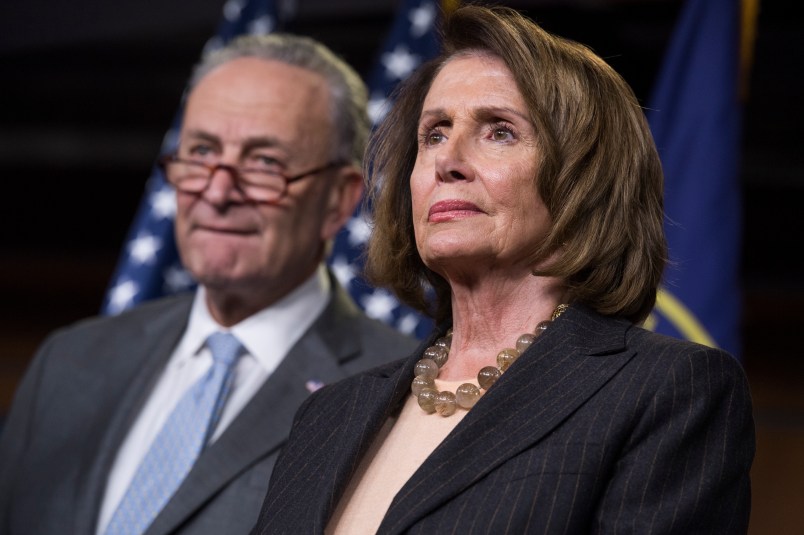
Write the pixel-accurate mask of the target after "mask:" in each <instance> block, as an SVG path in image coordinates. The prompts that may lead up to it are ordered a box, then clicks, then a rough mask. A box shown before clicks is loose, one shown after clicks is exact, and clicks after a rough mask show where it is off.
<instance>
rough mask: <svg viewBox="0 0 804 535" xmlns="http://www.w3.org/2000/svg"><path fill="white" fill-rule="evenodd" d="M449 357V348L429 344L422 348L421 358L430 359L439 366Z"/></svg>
mask: <svg viewBox="0 0 804 535" xmlns="http://www.w3.org/2000/svg"><path fill="white" fill-rule="evenodd" d="M448 357H449V348H446V347H443V346H430V347H428V348H427V349H425V350H424V355H423V356H422V358H423V359H430V360H432V361H433V362H435V363H436V365H437V366H438V367H439V368H441V367H442V366H443V365H444V363H445V362H447V358H448Z"/></svg>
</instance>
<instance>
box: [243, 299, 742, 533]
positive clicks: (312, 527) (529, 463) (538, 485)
mask: <svg viewBox="0 0 804 535" xmlns="http://www.w3.org/2000/svg"><path fill="white" fill-rule="evenodd" d="M435 336H437V335H434V336H433V338H431V340H430V341H428V342H426V343H424V344H422V346H420V348H419V350H417V353H416V354H414V355H413V356H412V357H411V358H408V359H406V360H403V361H399V362H395V363H392V364H389V365H386V366H383V367H381V368H378V369H375V370H371V371H369V372H366V373H363V374H361V375H359V376H357V377H354V378H351V379H348V380H346V381H343V382H340V383H338V384H337V385H333V386H331V387H327V388H325V389H323V390H321V391H319V392H318V393H316V394H315V395H314V396H312V397H311V398H310V399H308V401H307V402H305V404H304V405H303V406H302V408H301V409H300V411H299V413H298V414H297V417H296V421H295V423H294V428H293V430H292V432H291V437H290V440H289V443H288V446H287V448H286V449H285V450H284V451H283V453H282V455H281V456H280V458H279V461H278V464H277V466H276V469H275V471H274V473H273V476H272V480H271V485H270V487H269V491H268V495H267V496H266V500H265V503H264V504H263V509H262V511H261V513H260V520H259V522H258V525H257V527H256V529H255V531H254V533H255V534H278V533H294V534H298V533H304V534H307V533H322V532H323V530H324V528H325V526H326V524H327V522H328V520H329V518H330V516H331V514H332V512H333V510H334V508H335V506H336V505H337V503H338V500H339V499H340V497H341V495H342V494H343V492H344V489H345V488H346V486H347V484H348V482H349V479H350V477H351V475H352V474H353V472H354V470H355V469H356V467H357V465H358V463H359V462H360V459H361V456H362V455H363V453H364V452H365V451H366V449H367V448H368V447H369V446H370V444H371V443H372V441H373V439H374V437H375V436H376V434H377V432H378V431H379V429H380V428H381V426H382V425H383V423H384V422H385V420H386V419H387V418H388V416H389V415H390V414H391V413H392V412H393V411H394V410H396V409H397V408H398V407H399V406H400V403H401V402H402V401H403V400H404V398H405V396H408V395H411V394H410V392H409V385H410V382H411V380H412V377H413V366H414V364H415V362H416V360H417V359H418V358H419V354H420V352H421V351H422V350H423V349H424V347H425V346H426V345H427V344H428V343H430V342H431V341H432V340H433V339H434V338H435ZM422 418H440V416H438V415H425V414H424V413H422ZM411 447H415V444H411ZM753 456H754V428H753V419H752V408H751V399H750V395H749V391H748V386H747V382H746V378H745V375H744V373H743V371H742V368H741V367H740V365H739V363H738V362H737V361H735V359H734V358H732V357H731V356H729V355H728V354H726V353H724V352H722V351H720V350H716V349H711V348H707V347H704V346H701V345H697V344H693V343H690V342H686V341H682V340H677V339H672V338H669V337H666V336H662V335H658V334H655V333H651V332H648V331H646V330H643V329H641V328H638V327H634V326H632V325H631V324H630V323H628V322H626V321H623V320H617V319H611V318H606V317H603V316H600V315H597V314H595V313H593V312H592V311H590V310H588V309H584V308H582V307H577V306H574V307H572V308H570V309H569V310H568V311H567V312H565V313H564V314H563V315H562V316H561V317H560V318H559V319H558V320H557V321H556V322H555V323H554V324H553V325H552V326H551V327H550V329H549V330H548V331H547V332H546V333H545V334H544V335H543V336H542V337H540V338H539V339H538V340H537V341H536V343H535V344H533V345H532V347H531V348H530V349H529V350H528V351H526V352H525V353H524V354H523V355H522V356H521V357H520V358H519V359H518V360H517V361H516V362H515V363H514V364H513V365H512V366H511V367H510V368H509V369H508V371H506V372H505V374H503V376H502V378H501V379H500V380H499V381H498V382H497V383H496V384H495V385H494V386H493V387H492V388H491V389H490V390H489V391H488V392H487V393H486V394H485V395H484V396H483V397H482V398H481V399H480V401H479V402H478V403H477V404H476V405H475V406H474V408H472V409H471V410H470V411H469V413H468V414H467V415H466V417H465V418H464V419H463V420H462V421H461V422H460V423H459V424H458V425H457V426H456V427H455V429H454V430H453V431H452V432H451V433H450V434H449V435H448V436H447V438H446V439H445V440H444V441H443V442H442V443H441V444H440V445H439V446H438V447H437V448H436V450H435V451H433V453H432V454H431V455H430V456H429V457H428V458H427V460H426V461H425V462H424V463H423V464H422V466H421V467H420V468H419V469H418V471H416V472H415V473H414V475H413V476H412V477H411V478H410V480H409V481H408V482H407V483H406V484H405V485H404V486H403V488H402V489H401V490H400V491H399V493H398V494H397V495H396V497H395V498H394V500H393V502H392V503H391V506H390V508H389V509H388V511H387V513H386V515H385V518H384V520H383V522H382V524H381V526H380V528H379V531H378V533H382V534H398V533H461V534H466V533H489V534H495V535H496V534H502V533H511V534H522V533H540V534H541V533H550V534H553V533H555V534H559V533H560V534H576V533H577V534H580V533H583V534H586V533H635V534H640V535H643V534H653V533H657V534H658V533H679V534H680V533H683V534H690V533H713V534H714V533H717V534H724V533H726V534H728V533H745V531H746V529H747V524H748V515H749V508H750V484H749V468H750V466H751V462H752V459H753Z"/></svg>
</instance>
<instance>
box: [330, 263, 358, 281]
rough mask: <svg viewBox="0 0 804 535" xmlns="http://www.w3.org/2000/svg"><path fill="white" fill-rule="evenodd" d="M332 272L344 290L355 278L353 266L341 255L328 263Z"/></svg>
mask: <svg viewBox="0 0 804 535" xmlns="http://www.w3.org/2000/svg"><path fill="white" fill-rule="evenodd" d="M330 267H331V268H332V272H333V273H335V278H336V279H338V282H340V283H341V286H343V287H344V288H349V285H350V284H352V280H353V279H354V278H355V276H356V275H357V274H356V270H355V267H354V265H352V264H351V263H350V262H349V259H347V258H346V257H344V256H343V255H338V256H337V257H335V258H334V259H333V260H332V262H331V263H330Z"/></svg>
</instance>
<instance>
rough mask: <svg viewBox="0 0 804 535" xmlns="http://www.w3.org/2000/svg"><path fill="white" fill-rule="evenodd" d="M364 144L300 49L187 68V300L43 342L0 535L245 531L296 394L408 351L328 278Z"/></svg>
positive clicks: (353, 84)
mask: <svg viewBox="0 0 804 535" xmlns="http://www.w3.org/2000/svg"><path fill="white" fill-rule="evenodd" d="M368 124H369V123H368V118H367V114H366V90H365V87H364V86H363V84H362V82H361V81H360V79H359V77H358V76H357V75H356V74H355V73H354V71H353V70H352V69H351V68H349V67H348V66H346V65H345V64H344V63H343V62H342V61H340V60H339V59H337V58H336V57H335V56H334V55H333V54H332V53H331V52H330V51H328V50H327V49H326V48H324V47H323V46H322V45H320V44H318V43H316V42H314V41H312V40H310V39H307V38H301V37H294V36H288V35H271V36H267V37H262V38H256V37H249V38H241V39H238V40H236V41H235V42H233V43H232V44H231V45H230V46H229V47H227V48H225V49H223V50H221V51H219V52H217V53H215V54H213V55H212V56H211V57H209V58H207V59H205V60H204V61H203V62H202V63H201V64H200V65H199V66H198V67H197V68H196V71H195V73H194V75H193V78H192V80H191V83H190V92H189V94H188V99H187V102H186V109H185V116H184V122H183V125H182V130H181V134H180V142H179V148H178V151H177V154H175V155H171V156H170V157H168V158H165V159H164V160H163V165H164V167H165V172H166V176H167V177H168V180H169V181H170V182H171V183H172V184H173V185H174V186H175V188H176V191H177V214H176V237H177V243H178V247H179V251H180V254H181V256H182V260H183V262H184V265H185V266H186V267H187V268H188V270H189V271H190V272H191V273H192V274H193V276H194V277H195V279H196V280H197V281H198V282H199V288H198V290H197V292H196V293H195V295H194V296H180V297H172V298H166V299H162V300H159V301H156V302H153V303H150V304H145V305H142V306H141V307H139V308H137V309H135V310H133V311H130V312H127V313H124V314H122V315H120V316H118V317H114V318H101V319H91V320H88V321H85V322H82V323H79V324H78V325H75V326H72V327H69V328H67V329H64V330H61V331H60V332H58V333H56V334H54V335H52V336H51V337H49V339H48V340H46V341H45V343H44V344H43V346H42V347H41V348H40V350H39V352H38V354H37V355H36V357H35V359H34V361H33V363H32V365H31V367H30V369H29V370H28V372H27V374H26V377H25V378H24V380H23V381H22V384H21V385H20V387H19V389H18V392H17V394H16V398H15V401H14V404H13V407H12V410H11V414H10V415H9V418H8V421H7V424H6V427H5V429H4V434H3V437H2V441H0V508H1V509H0V533H3V534H6V533H8V534H14V535H16V534H25V535H36V534H55V533H65V534H66V533H69V534H73V533H75V534H98V535H107V534H108V535H115V534H118V533H147V534H148V535H157V534H179V533H181V534H190V533H192V534H216V535H219V534H222V533H225V534H227V535H233V534H234V535H236V534H238V533H248V532H249V531H250V529H251V528H252V526H253V525H254V523H255V520H256V517H257V513H258V512H259V509H260V506H261V504H262V499H263V497H264V496H265V493H266V489H267V486H268V480H269V477H270V474H271V470H272V468H273V464H274V462H275V459H276V457H277V455H278V452H279V448H280V447H281V446H282V444H283V442H284V441H285V440H286V438H287V435H288V433H289V429H290V426H291V422H292V417H293V415H294V413H295V411H296V409H297V408H298V406H299V405H300V404H301V402H302V401H303V400H304V399H305V398H306V396H307V394H309V393H310V392H311V391H312V390H315V389H316V388H318V387H319V386H320V385H321V384H322V383H331V382H334V381H336V380H338V379H340V378H343V377H346V376H347V375H350V374H353V373H355V372H357V371H360V370H363V369H365V368H368V367H372V366H375V365H378V364H380V363H382V362H385V361H387V360H389V359H391V358H397V357H401V356H404V355H406V354H407V353H409V352H410V351H411V350H412V349H413V348H414V346H415V345H416V344H415V341H413V340H412V339H410V338H408V337H405V336H402V335H401V334H399V333H397V332H395V331H393V330H391V329H390V328H388V327H386V326H384V325H382V324H380V323H379V322H376V321H374V320H370V319H369V318H367V317H366V316H364V315H363V314H362V313H360V312H359V311H358V310H357V308H356V307H355V305H354V304H353V303H352V302H351V301H350V300H349V298H348V296H347V295H346V293H345V291H344V290H343V288H341V287H340V286H339V285H338V283H337V282H336V281H335V279H334V278H333V277H332V275H331V274H330V273H329V271H328V270H327V269H326V268H325V267H324V265H323V260H324V258H325V255H326V252H327V249H328V244H329V243H330V242H331V240H332V239H333V238H334V237H335V235H336V233H337V232H338V231H339V229H340V228H341V227H342V226H343V224H344V223H345V222H346V221H347V220H348V218H349V217H350V215H351V214H352V212H353V210H354V209H355V207H356V205H357V203H358V202H359V199H360V197H361V195H362V191H363V189H362V188H363V185H362V184H363V183H362V175H361V171H360V164H361V158H362V151H363V147H364V143H365V139H366V136H367V132H368ZM210 335H211V336H210ZM232 335H233V336H232ZM345 409H346V408H345Z"/></svg>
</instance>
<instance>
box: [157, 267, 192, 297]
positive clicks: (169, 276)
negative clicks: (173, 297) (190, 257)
mask: <svg viewBox="0 0 804 535" xmlns="http://www.w3.org/2000/svg"><path fill="white" fill-rule="evenodd" d="M164 275H165V286H166V287H167V288H168V290H170V291H171V292H178V291H181V290H186V289H187V288H189V287H190V286H192V285H193V284H194V283H195V281H194V280H193V278H192V277H191V276H190V274H189V273H188V272H187V270H186V269H184V268H183V267H181V264H177V265H173V266H170V267H169V268H167V269H166V270H165V273H164Z"/></svg>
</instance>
